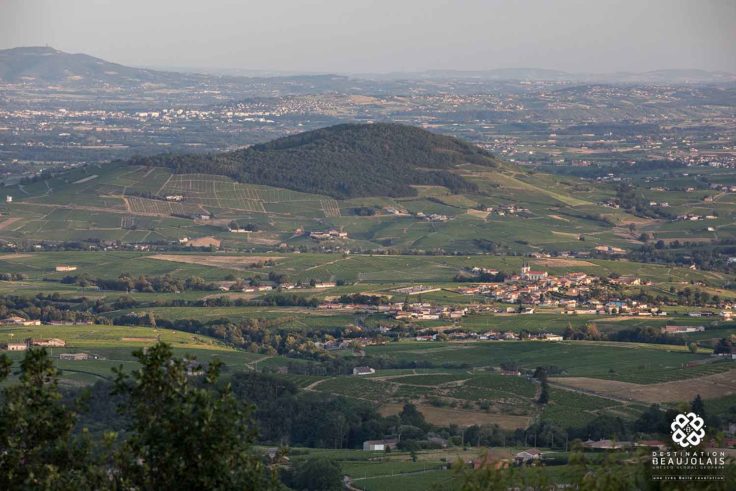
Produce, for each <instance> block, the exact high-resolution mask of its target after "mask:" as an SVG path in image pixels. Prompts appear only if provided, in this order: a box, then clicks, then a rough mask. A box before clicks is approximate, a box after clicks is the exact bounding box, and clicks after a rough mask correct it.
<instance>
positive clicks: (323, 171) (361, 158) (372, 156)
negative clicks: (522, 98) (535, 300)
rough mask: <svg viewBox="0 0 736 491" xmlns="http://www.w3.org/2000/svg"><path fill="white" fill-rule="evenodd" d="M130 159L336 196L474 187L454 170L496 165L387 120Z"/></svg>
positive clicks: (467, 147)
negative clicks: (216, 149) (235, 146)
mask: <svg viewBox="0 0 736 491" xmlns="http://www.w3.org/2000/svg"><path fill="white" fill-rule="evenodd" d="M130 163H131V164H133V165H145V166H164V167H168V168H170V169H172V170H174V171H175V172H177V173H205V174H220V175H226V176H229V177H231V178H233V179H235V180H238V181H240V182H247V183H252V184H264V185H268V186H276V187H282V188H288V189H293V190H297V191H303V192H308V193H316V194H326V195H330V196H334V197H336V198H355V197H361V196H394V197H398V196H413V195H415V194H416V190H415V189H413V188H412V187H411V185H412V184H420V185H422V184H423V185H439V186H446V187H448V188H449V189H451V190H452V191H454V192H465V191H473V190H474V189H475V185H474V184H473V183H471V182H468V181H466V180H465V179H463V178H462V177H460V176H459V175H457V174H454V173H452V172H451V170H452V169H453V168H454V167H456V166H458V165H461V164H466V163H472V164H476V165H483V166H489V167H495V166H496V165H497V161H496V159H494V157H493V156H492V155H491V154H489V153H488V152H486V151H484V150H482V149H480V148H478V147H476V146H474V145H471V144H469V143H466V142H463V141H461V140H458V139H457V138H452V137H448V136H443V135H436V134H434V133H430V132H428V131H425V130H423V129H421V128H416V127H413V126H405V125H400V124H388V123H376V124H341V125H337V126H331V127H329V128H323V129H319V130H315V131H308V132H305V133H300V134H298V135H292V136H287V137H285V138H279V139H277V140H274V141H272V142H269V143H263V144H260V145H254V146H252V147H249V148H245V149H242V150H236V151H233V152H226V153H218V154H205V155H202V154H199V155H198V154H185V155H172V154H162V155H156V156H152V157H140V158H134V159H132V160H131V161H130Z"/></svg>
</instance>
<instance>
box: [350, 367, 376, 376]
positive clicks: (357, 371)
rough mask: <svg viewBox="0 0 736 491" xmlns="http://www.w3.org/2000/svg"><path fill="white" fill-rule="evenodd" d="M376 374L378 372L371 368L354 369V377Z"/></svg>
mask: <svg viewBox="0 0 736 491" xmlns="http://www.w3.org/2000/svg"><path fill="white" fill-rule="evenodd" d="M372 373H376V370H375V369H373V368H371V367H355V368H353V375H370V374H372Z"/></svg>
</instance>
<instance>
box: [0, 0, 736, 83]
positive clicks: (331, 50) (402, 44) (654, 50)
mask: <svg viewBox="0 0 736 491" xmlns="http://www.w3.org/2000/svg"><path fill="white" fill-rule="evenodd" d="M46 44H48V45H50V46H52V47H55V48H58V49H61V50H64V51H70V52H84V53H89V54H92V55H95V56H99V57H101V58H105V59H107V60H110V61H115V62H119V63H123V64H128V65H137V66H168V67H172V66H176V67H192V68H200V69H205V68H214V67H218V68H238V69H245V70H272V71H291V72H294V71H300V72H342V73H348V72H352V73H356V72H387V71H414V70H424V69H464V70H482V69H490V68H508V67H539V68H551V69H560V70H567V71H576V72H611V71H620V70H628V71H646V70H654V69H661V68H702V69H708V70H725V71H731V72H736V0H517V1H513V0H444V1H442V0H258V1H251V0H238V1H236V0H116V1H112V0H108V1H103V0H0V48H10V47H15V46H29V45H36V46H37V45H46Z"/></svg>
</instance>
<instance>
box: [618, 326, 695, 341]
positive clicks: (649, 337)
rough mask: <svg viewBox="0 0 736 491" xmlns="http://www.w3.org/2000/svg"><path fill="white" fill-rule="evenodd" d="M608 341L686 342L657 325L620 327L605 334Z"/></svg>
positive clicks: (681, 337)
mask: <svg viewBox="0 0 736 491" xmlns="http://www.w3.org/2000/svg"><path fill="white" fill-rule="evenodd" d="M607 338H608V340H610V341H622V342H632V343H655V344H677V345H684V344H686V339H685V337H683V336H677V335H671V334H664V333H662V331H661V329H660V328H658V327H651V326H639V327H634V328H631V329H622V330H620V331H616V332H612V333H610V334H609V335H608V336H607Z"/></svg>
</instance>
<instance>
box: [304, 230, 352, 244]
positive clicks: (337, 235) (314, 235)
mask: <svg viewBox="0 0 736 491" xmlns="http://www.w3.org/2000/svg"><path fill="white" fill-rule="evenodd" d="M307 234H308V235H309V238H311V239H314V240H316V241H321V240H336V239H347V238H348V233H347V232H343V231H342V230H335V229H334V228H333V229H330V230H328V231H327V232H308V233H307Z"/></svg>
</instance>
